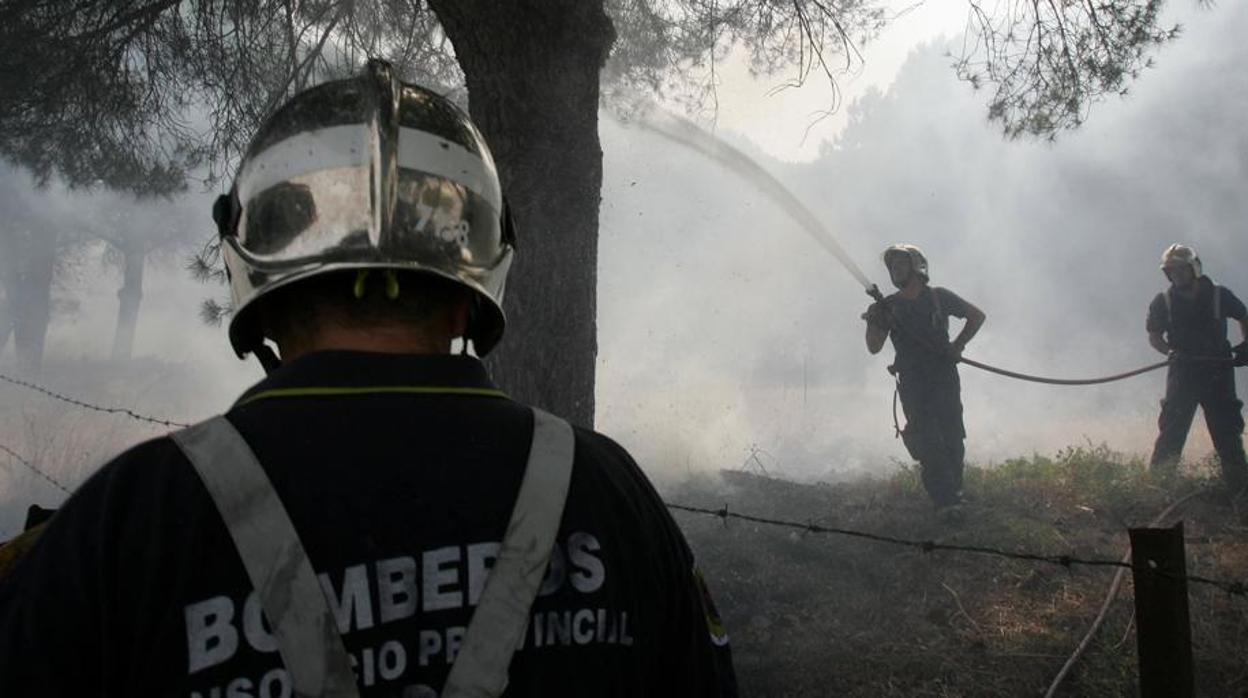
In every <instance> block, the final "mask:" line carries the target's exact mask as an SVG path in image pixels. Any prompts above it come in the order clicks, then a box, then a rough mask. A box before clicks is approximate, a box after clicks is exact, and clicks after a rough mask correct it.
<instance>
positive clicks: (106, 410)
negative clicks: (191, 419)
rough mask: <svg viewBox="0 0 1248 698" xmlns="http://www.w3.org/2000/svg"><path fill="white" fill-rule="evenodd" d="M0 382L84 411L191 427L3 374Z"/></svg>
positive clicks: (168, 425)
mask: <svg viewBox="0 0 1248 698" xmlns="http://www.w3.org/2000/svg"><path fill="white" fill-rule="evenodd" d="M0 381H4V382H5V383H11V384H13V385H17V386H21V387H23V388H27V389H29V390H34V391H35V392H39V393H43V394H44V395H46V396H48V397H50V398H52V399H54V400H60V401H61V402H65V403H68V404H70V405H75V406H77V407H82V408H84V409H88V410H93V411H95V412H104V413H107V414H120V415H124V416H126V417H129V418H131V419H134V420H137V421H140V422H148V423H150V424H159V425H161V426H165V427H178V428H183V427H189V426H191V425H190V424H186V423H184V422H175V421H173V420H171V419H161V418H160V417H149V416H147V415H144V414H139V413H138V412H135V411H134V410H132V409H130V408H129V407H105V406H103V405H95V404H92V403H89V402H86V401H84V400H79V399H77V398H73V397H69V396H68V395H62V394H60V393H58V392H56V391H53V390H48V389H47V388H44V387H42V386H39V385H35V384H34V383H29V382H27V381H24V380H21V379H19V378H13V377H12V376H6V375H4V374H3V373H0Z"/></svg>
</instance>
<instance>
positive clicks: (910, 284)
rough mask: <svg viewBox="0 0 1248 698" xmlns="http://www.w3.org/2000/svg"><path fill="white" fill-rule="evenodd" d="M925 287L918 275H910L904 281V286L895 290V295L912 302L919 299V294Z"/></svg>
mask: <svg viewBox="0 0 1248 698" xmlns="http://www.w3.org/2000/svg"><path fill="white" fill-rule="evenodd" d="M926 286H927V284H926V283H924V281H923V278H922V277H920V276H919V275H918V274H911V275H910V278H909V279H906V284H905V285H904V286H902V287H901V288H899V289H897V295H899V296H901V297H902V298H905V299H906V300H914V299H915V298H918V297H919V294H920V293H922V292H923V288H924V287H926Z"/></svg>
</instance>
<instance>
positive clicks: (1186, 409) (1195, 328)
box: [1146, 244, 1248, 501]
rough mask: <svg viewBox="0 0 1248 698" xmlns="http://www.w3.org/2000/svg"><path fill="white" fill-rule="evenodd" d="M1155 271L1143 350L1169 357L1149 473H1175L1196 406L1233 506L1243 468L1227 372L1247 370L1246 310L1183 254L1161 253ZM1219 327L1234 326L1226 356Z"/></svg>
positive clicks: (1179, 249) (1238, 412)
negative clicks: (1157, 287) (1157, 280)
mask: <svg viewBox="0 0 1248 698" xmlns="http://www.w3.org/2000/svg"><path fill="white" fill-rule="evenodd" d="M1161 271H1162V273H1163V274H1165V275H1166V278H1167V279H1168V280H1169V281H1170V287H1169V288H1167V289H1166V290H1165V291H1162V292H1161V293H1158V294H1157V295H1156V296H1155V297H1154V298H1153V302H1152V303H1151V304H1150V305H1149V307H1148V321H1147V325H1146V328H1147V330H1148V343H1149V344H1150V345H1152V347H1153V348H1154V349H1156V350H1157V351H1159V352H1161V353H1163V354H1167V355H1169V356H1170V357H1171V363H1170V367H1169V372H1168V373H1167V374H1166V396H1165V398H1164V399H1162V401H1161V415H1160V417H1159V418H1158V420H1157V425H1158V432H1159V433H1158V435H1157V443H1156V444H1155V445H1154V447H1153V456H1152V459H1151V460H1150V462H1149V467H1150V469H1151V470H1153V471H1154V472H1156V471H1163V472H1164V471H1167V470H1170V469H1173V468H1174V467H1175V465H1176V464H1177V462H1178V460H1179V456H1180V455H1181V453H1182V452H1183V444H1184V442H1185V441H1187V432H1188V430H1189V429H1191V426H1192V418H1193V417H1194V416H1195V415H1196V407H1197V406H1199V407H1200V408H1201V409H1202V410H1204V413H1205V424H1206V425H1208V427H1209V436H1210V437H1211V438H1212V440H1213V447H1214V449H1215V450H1216V451H1217V452H1218V459H1219V460H1220V461H1221V462H1222V482H1223V483H1224V484H1225V485H1226V488H1227V493H1228V495H1229V496H1230V497H1231V498H1232V499H1233V500H1235V501H1242V500H1243V499H1244V497H1243V492H1244V489H1245V486H1248V461H1246V460H1245V456H1244V440H1243V436H1244V416H1243V406H1244V403H1242V402H1241V401H1240V400H1239V397H1238V396H1237V395H1236V394H1235V369H1234V366H1245V365H1248V310H1246V309H1245V307H1244V303H1243V302H1242V301H1240V299H1239V298H1237V297H1236V296H1235V294H1234V293H1232V292H1231V291H1230V289H1228V288H1226V287H1225V286H1219V285H1218V284H1216V283H1214V282H1213V280H1212V279H1210V278H1209V277H1208V276H1206V275H1205V274H1204V273H1203V270H1202V268H1201V263H1200V257H1198V256H1197V255H1196V251H1195V250H1193V249H1192V248H1191V247H1188V246H1186V245H1179V244H1175V245H1171V246H1170V247H1168V248H1167V249H1166V251H1165V252H1164V253H1163V254H1162V257H1161ZM1227 320H1235V321H1237V322H1238V323H1239V330H1240V338H1241V341H1240V343H1239V344H1238V345H1237V346H1236V347H1235V348H1234V349H1232V348H1231V345H1230V342H1229V341H1228V340H1227V336H1226V335H1227V333H1226V321H1227Z"/></svg>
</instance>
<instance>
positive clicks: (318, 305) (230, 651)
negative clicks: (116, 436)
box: [0, 62, 736, 697]
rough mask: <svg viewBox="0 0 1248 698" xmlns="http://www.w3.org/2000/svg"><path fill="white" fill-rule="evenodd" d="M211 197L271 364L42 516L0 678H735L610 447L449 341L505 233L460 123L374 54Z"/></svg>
mask: <svg viewBox="0 0 1248 698" xmlns="http://www.w3.org/2000/svg"><path fill="white" fill-rule="evenodd" d="M214 217H215V218H216V219H217V221H218V226H219V230H220V233H221V236H222V243H223V250H224V256H225V262H226V267H227V269H228V271H229V277H230V285H231V293H232V296H233V300H234V303H235V308H236V309H237V311H236V313H235V314H234V316H233V318H232V320H231V322H230V327H229V337H230V341H231V343H232V344H233V347H234V349H235V350H236V351H237V352H238V353H239V355H240V356H243V355H245V354H247V353H254V354H257V355H258V356H259V357H261V358H262V360H263V362H264V363H265V364H266V369H267V370H269V371H271V372H270V373H269V375H268V376H267V377H266V378H265V379H264V380H262V381H261V382H260V383H259V384H257V385H256V386H254V387H253V388H251V389H250V390H248V391H246V392H245V393H244V394H243V395H242V397H241V398H240V399H239V400H238V401H237V402H236V403H235V404H234V405H233V407H231V408H230V409H229V411H228V412H227V413H226V414H225V417H224V418H216V419H212V420H208V421H207V422H204V423H202V424H199V425H196V426H194V427H191V428H189V429H186V430H183V431H181V432H176V433H174V434H171V435H170V436H169V437H164V438H159V439H155V440H153V441H150V442H147V443H145V444H142V445H139V446H137V447H135V448H133V449H131V450H130V451H128V452H126V453H124V454H123V455H121V456H119V457H118V458H116V459H115V460H113V461H112V462H110V463H109V464H107V465H105V466H104V467H103V468H102V469H101V470H100V471H99V472H98V473H96V474H95V475H94V476H93V477H92V478H91V479H90V480H89V481H88V482H86V483H85V484H84V485H83V486H82V487H81V488H80V489H79V490H78V491H77V492H76V493H74V495H73V496H72V497H71V498H70V500H69V501H68V502H67V503H66V504H65V506H64V508H63V509H61V510H60V511H59V512H58V513H57V514H56V516H55V517H54V518H53V520H52V522H51V523H50V525H49V526H48V528H47V530H46V531H45V532H44V533H43V535H42V537H41V538H40V540H39V542H38V543H37V544H36V546H35V547H34V549H33V550H32V551H31V552H30V553H29V554H28V555H27V556H26V557H25V558H23V559H22V560H21V561H20V562H19V563H18V564H17V566H16V567H15V569H14V570H13V573H12V576H11V577H10V578H9V579H8V580H7V581H6V582H5V583H4V584H3V585H2V586H0V695H3V696H25V695H49V696H69V695H75V696H79V695H80V696H88V695H110V696H137V695H182V696H188V695H189V696H210V695H211V696H216V695H227V694H228V695H258V696H290V695H308V696H321V695H324V696H354V695H363V696H396V697H397V696H404V697H408V696H421V697H427V696H437V695H441V696H443V697H451V696H493V695H499V694H500V693H501V692H502V691H503V689H504V687H506V689H507V692H508V695H511V696H537V695H541V696H590V695H592V696H726V695H735V691H736V689H735V681H734V677H733V673H732V667H731V659H730V655H729V650H728V646H727V636H726V634H725V632H724V629H723V627H722V624H721V623H720V622H719V621H718V619H717V617H716V614H715V611H714V608H713V606H712V604H711V602H710V597H709V595H708V594H707V592H706V588H705V585H704V584H703V582H702V580H701V576H700V575H699V574H698V572H697V571H696V569H695V566H694V561H693V559H692V555H691V553H690V550H689V548H688V547H687V545H686V543H685V541H684V538H683V537H682V535H681V533H680V531H679V529H678V528H677V527H676V525H675V523H674V522H673V521H672V519H671V517H670V515H669V513H668V511H667V509H666V508H665V507H664V505H663V503H662V502H661V501H660V499H659V497H658V496H657V495H656V493H655V491H654V489H653V488H652V487H651V485H650V483H649V482H648V481H647V479H646V477H645V476H644V475H643V474H642V472H641V470H640V469H639V468H638V466H637V465H636V464H635V463H634V462H633V460H632V458H630V457H629V455H628V454H627V453H626V452H625V451H624V450H623V449H622V448H621V447H620V446H618V445H616V444H615V443H614V442H612V441H611V440H609V439H608V438H606V437H604V436H602V435H599V434H597V433H595V432H593V431H590V430H588V429H582V428H579V427H576V428H573V427H569V426H568V424H567V423H566V422H564V421H562V420H560V419H558V418H556V417H554V416H552V415H549V414H546V413H544V412H541V411H540V410H534V409H531V408H529V407H526V406H524V405H522V404H519V403H517V402H514V401H512V400H510V399H508V398H507V397H506V396H505V395H503V394H502V393H500V392H499V391H498V390H497V389H496V388H495V387H494V386H493V385H492V384H491V383H490V380H489V378H488V377H487V375H486V371H485V369H484V367H483V365H482V363H481V362H480V361H479V360H478V359H477V358H475V357H473V356H470V355H467V354H464V353H458V354H456V353H452V346H453V342H455V340H463V341H464V342H465V345H466V344H467V342H471V344H472V346H473V347H474V348H475V350H476V353H477V354H480V355H484V354H486V353H488V352H489V351H490V349H491V348H493V347H494V345H495V344H496V343H497V342H498V341H499V339H500V338H501V337H502V335H503V327H504V316H503V312H502V309H501V305H500V304H501V301H502V296H503V284H504V280H505V278H506V275H507V271H508V267H509V266H510V265H511V262H512V254H513V249H514V246H515V233H514V231H513V229H512V227H511V225H510V223H509V220H510V219H509V216H508V214H507V212H506V206H505V204H504V202H503V198H502V194H501V192H500V188H499V183H498V178H497V175H496V172H495V168H494V164H493V161H492V159H491V157H490V154H489V151H488V150H487V148H486V145H485V143H484V142H483V140H482V138H481V136H480V134H479V132H478V131H477V129H476V128H475V127H474V126H473V124H472V123H470V121H469V120H468V117H467V116H466V115H464V114H463V113H462V112H461V111H460V110H459V109H458V108H457V107H455V106H454V105H453V104H451V103H450V102H448V101H447V100H445V99H443V98H442V97H440V96H438V95H436V94H434V93H432V92H429V91H427V90H425V89H423V88H421V87H418V86H415V85H410V84H404V83H400V82H398V80H397V78H396V77H395V76H394V75H393V74H392V68H391V67H390V66H388V65H387V64H385V63H381V62H372V63H370V64H369V66H368V68H367V69H366V70H365V72H364V73H363V74H362V76H360V77H357V78H353V79H347V80H340V81H336V82H330V83H326V84H324V85H321V86H319V87H316V88H313V89H311V90H308V91H305V92H303V93H300V94H299V95H296V96H295V97H294V98H293V99H292V100H291V101H290V102H288V103H287V104H286V105H285V106H284V107H282V108H281V109H280V110H279V111H278V112H277V113H276V114H274V115H273V116H272V117H271V118H269V119H268V120H267V122H266V123H265V124H264V125H263V127H262V128H261V129H260V131H259V133H258V134H257V135H256V137H255V138H254V140H253V141H252V144H251V146H250V148H249V150H248V152H247V154H246V156H245V158H244V160H243V162H242V163H241V166H240V169H239V173H238V175H237V178H236V180H235V183H234V188H233V189H232V191H231V195H230V196H228V197H225V198H223V200H220V201H218V205H217V207H216V209H215V210H214ZM535 234H540V231H537V232H535ZM266 339H267V340H270V341H272V342H274V343H275V344H276V346H277V349H278V352H277V354H274V353H273V351H272V349H270V348H269V347H268V345H266V344H265V340H266ZM550 341H551V343H552V348H551V353H552V356H554V355H555V354H556V353H557V352H558V347H557V346H553V345H554V344H555V343H556V342H557V339H556V338H553V337H552V338H550ZM455 346H458V342H455ZM278 355H280V359H279V356H278ZM279 362H280V365H278V364H279ZM513 654H514V658H513Z"/></svg>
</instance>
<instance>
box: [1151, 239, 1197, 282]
mask: <svg viewBox="0 0 1248 698" xmlns="http://www.w3.org/2000/svg"><path fill="white" fill-rule="evenodd" d="M1181 266H1187V267H1190V268H1191V270H1192V276H1193V277H1195V278H1197V279H1199V278H1200V276H1201V274H1202V270H1201V265H1200V257H1199V256H1198V255H1197V254H1196V250H1193V249H1192V248H1190V247H1188V246H1187V245H1180V244H1178V243H1175V244H1173V245H1171V246H1169V247H1167V248H1166V251H1165V252H1162V253H1161V271H1162V272H1163V273H1165V275H1166V276H1167V277H1169V276H1170V270H1171V269H1173V268H1175V267H1181Z"/></svg>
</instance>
